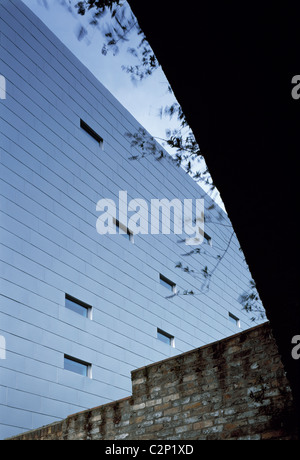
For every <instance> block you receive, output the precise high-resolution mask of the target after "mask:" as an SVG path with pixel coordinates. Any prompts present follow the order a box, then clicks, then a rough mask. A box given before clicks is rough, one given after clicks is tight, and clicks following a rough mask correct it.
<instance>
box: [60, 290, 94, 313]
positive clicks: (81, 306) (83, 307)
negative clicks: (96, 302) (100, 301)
mask: <svg viewBox="0 0 300 460" xmlns="http://www.w3.org/2000/svg"><path fill="white" fill-rule="evenodd" d="M65 306H66V308H68V309H69V310H72V311H74V312H75V313H78V314H79V315H81V316H84V317H85V318H90V319H91V314H92V307H91V306H90V305H87V304H86V303H84V302H81V300H78V299H75V297H71V296H70V295H69V294H66V295H65Z"/></svg>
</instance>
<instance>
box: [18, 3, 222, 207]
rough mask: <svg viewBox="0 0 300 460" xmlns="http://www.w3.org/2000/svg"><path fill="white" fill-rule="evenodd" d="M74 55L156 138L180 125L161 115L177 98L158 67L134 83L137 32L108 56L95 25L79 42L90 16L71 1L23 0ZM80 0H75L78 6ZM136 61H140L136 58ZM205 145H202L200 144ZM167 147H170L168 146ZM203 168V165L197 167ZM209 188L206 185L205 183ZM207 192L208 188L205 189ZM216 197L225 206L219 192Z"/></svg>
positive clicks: (163, 135)
mask: <svg viewBox="0 0 300 460" xmlns="http://www.w3.org/2000/svg"><path fill="white" fill-rule="evenodd" d="M22 1H23V3H25V4H26V5H27V6H28V7H29V8H30V9H31V10H32V11H33V12H34V13H35V14H36V15H37V16H38V17H39V18H40V19H41V20H42V21H43V22H44V23H45V24H46V25H47V27H48V28H49V29H50V30H52V32H53V33H54V34H55V35H56V36H57V37H58V38H59V39H60V40H61V41H62V42H63V43H64V44H65V45H66V46H67V47H68V48H69V49H70V50H71V51H72V53H73V54H75V55H76V56H77V58H78V59H79V60H80V61H81V62H82V63H83V64H84V65H85V66H86V67H87V68H88V69H89V70H90V71H91V72H92V73H93V74H94V75H95V77H96V78H98V80H99V81H100V82H101V83H102V84H103V85H104V86H105V87H106V88H107V89H108V90H109V91H110V92H111V93H112V94H113V95H114V96H115V97H116V98H117V99H118V100H119V101H120V102H121V104H122V105H123V106H124V107H126V109H127V110H128V111H129V112H130V113H131V114H132V115H133V116H134V117H135V118H136V119H137V120H138V122H139V123H141V125H142V126H144V127H145V128H146V129H147V131H148V132H149V133H150V134H151V135H152V136H154V137H157V138H165V130H166V129H167V128H171V129H175V128H178V123H177V122H176V121H175V120H171V121H170V119H169V118H162V119H161V118H160V117H159V116H158V113H159V109H160V108H161V107H162V106H167V105H171V104H172V103H173V102H175V101H176V99H175V98H174V96H173V95H171V94H170V93H169V92H168V81H167V79H166V77H165V75H164V73H163V71H162V70H161V68H159V69H157V70H156V71H155V72H154V73H153V74H152V75H151V76H150V77H148V78H146V79H144V80H142V81H141V82H137V83H136V84H134V83H133V82H132V80H131V78H130V76H129V75H128V74H126V73H125V72H124V70H122V67H121V66H122V65H124V64H125V65H126V64H128V63H130V62H131V61H130V60H132V59H134V58H133V57H131V56H130V55H129V53H128V52H127V48H128V47H129V46H131V45H134V44H135V45H137V44H138V41H137V40H138V39H137V38H136V36H135V34H134V33H133V34H132V35H131V36H130V40H131V42H129V43H125V44H124V45H122V46H121V47H120V53H119V54H118V55H116V56H113V55H112V53H111V52H109V53H108V54H107V55H106V56H104V55H103V54H102V53H101V49H102V46H103V43H104V40H103V35H102V34H101V32H100V31H99V30H98V29H97V28H94V27H88V28H87V30H88V33H87V35H86V36H85V37H84V38H83V39H82V40H81V41H79V40H78V39H77V33H78V30H79V28H80V26H81V25H84V26H86V25H87V19H88V18H86V17H82V16H80V15H78V14H77V13H76V11H75V9H74V8H72V9H71V11H70V10H68V5H69V0H22ZM76 3H77V0H71V4H72V5H74V4H76ZM132 63H133V64H136V61H132ZM200 147H201V145H200ZM165 148H166V147H165ZM197 168H199V166H197ZM203 188H204V189H205V187H204V186H203ZM205 190H206V191H207V189H205ZM212 198H214V199H216V201H217V203H218V204H219V205H220V206H221V207H222V208H223V209H224V205H223V204H222V202H221V200H220V198H219V194H218V192H216V191H215V192H214V194H213V196H212Z"/></svg>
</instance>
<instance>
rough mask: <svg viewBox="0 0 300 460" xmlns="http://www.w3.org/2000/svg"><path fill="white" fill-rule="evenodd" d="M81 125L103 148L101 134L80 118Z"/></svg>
mask: <svg viewBox="0 0 300 460" xmlns="http://www.w3.org/2000/svg"><path fill="white" fill-rule="evenodd" d="M80 127H81V128H82V129H83V130H84V131H85V132H86V133H88V134H89V135H90V136H91V137H92V138H93V139H94V140H95V141H96V142H97V143H98V144H99V145H100V147H101V148H103V139H102V137H101V136H99V134H98V133H96V131H94V130H93V129H92V128H91V127H90V126H89V125H88V124H87V123H85V121H83V120H82V119H80Z"/></svg>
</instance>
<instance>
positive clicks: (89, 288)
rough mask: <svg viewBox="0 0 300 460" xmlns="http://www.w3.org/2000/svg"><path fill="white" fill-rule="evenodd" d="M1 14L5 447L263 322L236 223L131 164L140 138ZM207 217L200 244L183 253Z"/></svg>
mask: <svg viewBox="0 0 300 460" xmlns="http://www.w3.org/2000/svg"><path fill="white" fill-rule="evenodd" d="M0 10H1V14H0V48H1V52H0V74H1V77H2V83H3V84H2V92H1V94H2V96H3V97H1V100H0V135H1V138H0V149H1V215H0V234H1V252H0V256H1V257H0V258H1V281H0V282H1V285H0V291H1V292H0V294H1V304H0V339H1V340H0V438H1V439H3V438H5V437H9V436H14V435H17V434H19V433H22V432H24V431H27V430H30V429H33V428H37V427H40V426H43V425H45V424H49V423H52V422H55V421H58V420H61V419H63V418H65V417H66V416H68V415H69V414H71V413H75V412H79V411H81V410H84V409H88V408H92V407H95V406H98V405H100V404H105V403H107V402H110V401H114V400H117V399H120V398H122V397H126V396H128V395H130V394H131V374H130V373H131V371H132V370H134V369H136V368H139V367H141V366H145V365H148V364H150V363H153V362H155V361H159V360H162V359H165V358H168V357H171V356H174V355H177V354H180V353H183V352H186V351H189V350H192V349H193V348H196V347H200V346H202V345H205V344H208V343H212V342H214V341H216V340H220V339H222V338H224V337H227V336H229V335H232V334H233V333H236V332H239V331H241V330H244V329H248V328H249V327H251V326H253V322H251V319H250V316H249V315H248V314H247V313H246V312H244V311H243V310H242V307H241V304H240V302H239V296H240V295H241V294H243V292H244V291H247V290H248V288H249V280H250V279H251V275H250V273H249V270H248V267H247V265H246V263H245V262H244V259H243V254H242V252H241V251H240V248H239V243H238V240H237V238H236V236H235V234H234V232H233V230H232V227H231V224H230V221H229V219H228V217H227V215H226V213H225V212H224V211H223V210H222V209H220V208H219V207H218V206H217V205H216V204H215V203H214V202H213V201H212V200H211V199H210V198H209V196H207V195H206V194H205V193H204V192H203V190H202V189H201V188H200V187H199V185H198V184H196V183H195V182H194V181H193V180H192V179H191V178H190V177H189V176H187V175H186V173H185V172H184V171H183V170H181V169H180V168H177V167H176V166H175V165H174V164H171V163H170V162H168V161H161V162H158V161H156V160H155V159H154V158H153V157H151V156H146V157H145V158H142V159H141V160H138V161H133V160H131V159H130V157H132V155H135V154H136V153H137V152H136V149H135V148H134V147H132V145H131V142H130V138H129V137H128V136H127V134H128V133H130V134H134V133H137V132H138V131H139V129H140V128H141V126H140V125H139V123H138V122H137V121H136V120H135V119H134V118H133V117H132V116H131V114H130V113H128V111H127V110H126V109H125V108H124V107H123V106H122V105H121V104H120V103H119V102H118V101H117V100H116V99H115V98H114V97H113V96H112V95H111V94H110V93H109V92H108V91H107V90H106V88H105V87H103V85H102V84H101V83H100V82H99V81H98V80H97V79H96V78H95V77H94V76H93V75H92V74H91V73H90V72H89V71H88V70H87V69H86V68H85V67H84V66H83V65H82V64H81V63H80V62H79V61H78V60H77V59H76V58H75V57H74V56H73V55H72V53H70V52H69V50H68V49H67V48H66V47H65V46H64V45H63V44H62V43H61V42H60V41H59V40H58V39H57V38H56V37H55V36H54V35H53V34H52V32H51V31H50V30H48V29H47V28H46V27H45V25H44V24H43V23H42V22H41V21H40V20H39V19H38V18H37V17H36V16H35V15H34V14H33V13H32V12H31V11H30V10H29V9H28V8H27V7H26V6H25V5H24V4H23V3H22V2H21V1H19V0H12V1H8V0H1V3H0ZM4 88H5V92H4ZM155 200H156V201H155ZM158 200H159V201H158ZM162 200H165V202H164V204H165V207H164V206H162V207H159V208H158V210H159V211H161V209H162V211H163V212H165V213H166V214H164V213H163V212H159V214H157V208H156V207H155V206H156V205H159V204H163V202H162ZM172 200H177V201H176V202H175V201H172ZM185 200H186V201H185ZM172 203H173V204H174V205H177V207H176V206H175V207H174V209H173V208H172V207H170V208H168V204H172ZM197 203H198V204H199V209H200V211H201V205H202V204H203V206H204V216H205V224H204V227H203V225H202V231H201V232H200V233H199V234H198V237H199V242H200V243H201V244H198V245H194V244H192V243H193V242H192V241H190V242H189V244H186V243H187V241H188V240H187V235H186V234H185V233H184V232H182V233H181V232H180V224H181V225H182V226H183V225H184V223H185V222H186V221H187V220H189V225H190V226H191V225H192V224H191V221H194V218H195V217H198V216H197V207H196V205H197ZM185 204H186V207H185V206H184V205H185ZM189 206H191V207H192V209H193V212H194V214H193V219H188V218H187V216H189V217H190V215H189V213H188V210H190V208H189ZM175 208H176V209H175ZM169 210H170V220H169V215H168V212H169ZM173 210H174V212H171V211H173ZM178 210H179V211H180V212H182V216H181V217H182V220H180V219H181V217H180V215H179V214H176V212H177V211H178ZM108 211H109V213H108ZM175 211H176V212H175ZM179 211H178V212H179ZM155 213H156V214H155ZM126 214H127V216H126ZM154 215H155V216H157V215H158V216H159V221H158V226H159V228H157V221H156V220H155V218H154ZM104 217H105V218H104ZM153 222H154V225H153ZM155 222H156V224H155ZM168 222H170V225H169V231H168V228H167V227H168ZM109 223H110V224H111V225H110V226H109V229H110V233H108V232H107V233H105V230H104V229H105V226H107V225H108V224H109ZM142 224H143V225H142ZM134 226H136V229H137V228H140V233H137V232H135V231H134V230H133V228H134ZM192 226H193V225H192ZM187 228H188V225H187ZM142 231H143V232H142ZM120 233H121V234H120ZM191 235H192V233H189V235H188V237H189V238H191V237H193V235H192V236H191ZM196 236H197V235H196ZM202 240H203V241H202ZM199 252H200V253H199ZM186 266H188V267H189V270H186V269H185V267H186ZM212 272H213V274H212V276H209V274H210V273H212Z"/></svg>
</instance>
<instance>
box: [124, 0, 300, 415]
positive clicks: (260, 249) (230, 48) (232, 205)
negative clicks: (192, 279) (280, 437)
mask: <svg viewBox="0 0 300 460" xmlns="http://www.w3.org/2000/svg"><path fill="white" fill-rule="evenodd" d="M129 3H130V6H131V8H132V10H133V12H134V14H135V15H136V17H137V19H138V21H139V24H140V26H141V28H142V30H143V31H144V33H145V35H146V38H147V40H148V41H149V43H150V45H151V47H152V49H153V51H154V53H155V55H156V57H157V59H158V61H159V62H160V64H161V66H162V68H163V70H164V72H165V74H166V76H167V79H168V80H169V82H170V85H171V87H172V88H173V91H174V94H175V96H176V98H177V100H178V102H179V103H180V105H181V106H182V109H183V112H184V114H185V116H186V118H187V121H188V123H189V125H190V127H191V129H192V130H193V132H194V135H195V137H196V139H197V141H198V143H199V145H200V148H201V151H202V154H203V155H204V158H205V160H206V163H207V166H208V168H209V171H210V173H211V175H212V178H213V180H214V183H215V185H216V187H217V188H218V189H219V191H220V193H221V197H222V199H223V201H224V203H225V206H226V209H227V212H228V215H229V218H230V220H231V222H232V224H233V227H234V230H235V232H236V234H237V237H238V239H239V241H240V244H241V247H242V250H243V252H244V254H245V257H246V261H247V263H248V265H249V268H250V271H251V273H252V276H253V279H254V280H255V282H256V286H257V289H258V292H259V294H260V297H261V300H262V302H263V304H264V307H265V309H266V312H267V316H268V319H269V321H270V324H271V327H272V330H273V334H274V336H275V338H276V342H277V345H278V347H279V351H280V353H281V355H282V360H283V363H284V365H285V369H286V371H287V376H288V379H289V381H290V383H291V387H292V390H293V394H294V397H295V398H296V399H297V404H298V405H299V388H300V385H299V383H300V379H299V375H300V373H299V368H300V360H295V359H293V358H292V355H291V350H292V348H293V345H292V343H291V341H292V338H293V336H295V335H299V334H300V315H299V313H300V312H299V241H298V235H299V230H298V222H297V214H298V209H299V205H298V195H299V191H298V187H299V172H298V171H299V170H298V161H297V160H298V155H299V147H300V145H299V144H300V142H299V140H300V133H299V130H300V99H299V100H295V99H293V97H292V94H291V93H292V88H293V85H292V78H293V76H294V75H298V74H300V64H299V46H300V29H299V17H300V4H299V3H298V4H297V3H296V2H290V1H289V2H284V3H281V4H274V2H260V3H253V2H251V3H250V2H247V3H245V2H242V3H241V2H235V1H231V2H224V1H222V2H203V1H200V2H190V3H182V2H176V3H174V1H171V0H164V1H163V2H161V1H158V0H153V1H152V2H150V3H148V4H146V3H145V2H141V1H139V0H130V1H129ZM299 412H300V411H299ZM299 412H298V413H299ZM295 423H299V420H295Z"/></svg>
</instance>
